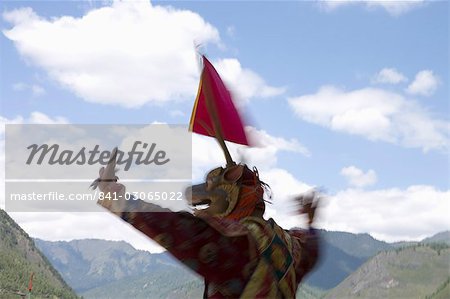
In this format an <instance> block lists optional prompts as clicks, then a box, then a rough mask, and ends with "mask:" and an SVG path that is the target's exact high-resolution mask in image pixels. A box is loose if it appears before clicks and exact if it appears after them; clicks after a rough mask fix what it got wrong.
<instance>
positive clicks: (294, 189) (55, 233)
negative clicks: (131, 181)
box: [0, 112, 310, 252]
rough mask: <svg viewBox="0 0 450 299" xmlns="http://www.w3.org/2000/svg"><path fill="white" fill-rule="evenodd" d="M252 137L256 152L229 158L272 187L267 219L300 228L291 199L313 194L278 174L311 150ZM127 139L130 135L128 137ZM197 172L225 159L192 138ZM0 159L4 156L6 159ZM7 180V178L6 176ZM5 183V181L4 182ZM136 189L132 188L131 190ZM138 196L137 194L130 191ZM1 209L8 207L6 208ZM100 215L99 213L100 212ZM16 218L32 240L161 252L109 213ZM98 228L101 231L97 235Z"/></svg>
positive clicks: (240, 151)
mask: <svg viewBox="0 0 450 299" xmlns="http://www.w3.org/2000/svg"><path fill="white" fill-rule="evenodd" d="M3 119H4V120H5V121H6V122H12V121H14V122H15V123H24V122H31V120H33V121H35V122H49V120H53V121H54V122H58V121H61V119H60V118H50V117H48V116H46V115H45V114H42V113H38V112H36V113H33V114H32V115H31V116H30V117H28V118H23V117H17V118H16V119H14V120H7V119H5V118H3ZM246 130H247V133H248V134H249V135H251V136H252V139H253V140H254V142H255V143H256V147H254V148H248V147H244V146H239V145H235V144H229V149H230V152H231V154H232V156H233V158H234V159H235V161H236V162H240V161H242V160H244V161H245V162H246V163H248V165H249V167H252V166H257V167H258V169H259V171H260V177H261V179H263V180H264V181H265V182H267V183H268V184H270V186H271V188H272V191H273V193H274V196H275V197H274V198H275V199H276V200H274V204H273V205H268V206H267V213H268V215H269V216H270V217H274V218H275V219H276V220H277V221H279V222H280V224H282V225H284V226H285V227H292V226H299V225H301V224H302V223H303V222H304V221H303V220H304V219H303V218H302V217H298V216H292V215H291V212H290V208H292V207H293V206H292V203H291V202H290V199H291V197H292V196H293V195H296V194H299V193H301V192H303V191H305V190H307V189H309V188H310V186H308V185H307V184H305V183H303V182H301V181H299V180H297V179H296V178H295V177H294V176H293V175H292V174H290V173H289V172H287V171H285V170H283V169H279V168H277V165H276V164H277V155H278V153H279V152H281V151H290V152H296V153H299V154H302V155H306V154H309V152H308V150H307V149H306V148H305V147H304V146H303V145H301V143H300V142H299V141H298V140H296V139H290V140H287V139H284V138H281V137H275V136H271V135H269V134H268V133H267V132H265V131H263V130H257V129H255V128H253V127H247V128H246ZM125 135H126V134H125ZM192 152H193V157H192V159H193V167H194V169H193V171H194V180H195V181H200V180H202V179H203V178H204V176H205V174H206V173H207V172H208V171H209V170H211V169H212V168H215V167H218V166H223V165H224V164H225V159H224V158H223V153H222V151H221V149H220V147H219V145H218V144H217V142H216V141H215V140H214V139H213V138H209V137H204V136H200V135H198V134H193V151H192ZM1 157H3V159H4V156H3V155H1ZM0 162H1V161H0ZM2 169H3V168H2ZM3 178H4V174H3ZM3 181H4V180H3ZM130 188H131V187H130ZM130 191H133V190H130ZM1 206H2V207H3V206H4V205H1ZM100 210H101V209H100V208H99V211H100ZM11 214H12V217H14V219H15V220H16V221H17V222H18V223H19V225H21V226H22V227H23V228H24V229H25V230H26V231H27V232H28V233H29V234H30V235H31V236H32V237H37V238H42V239H45V240H72V239H80V238H101V239H108V240H125V241H127V242H129V243H131V244H132V245H133V246H134V247H136V248H138V249H144V250H150V251H152V252H158V251H161V250H162V249H161V247H159V246H158V245H157V244H156V243H154V242H153V241H151V240H150V239H148V238H147V237H145V236H143V235H142V234H141V233H139V232H137V231H136V230H135V229H134V228H131V227H130V226H129V225H127V224H125V223H124V222H123V221H121V220H120V219H118V218H117V217H115V216H114V215H111V214H109V213H95V212H90V213H63V212H61V213H60V212H52V213H51V214H49V213H32V212H29V213H11ZM93 227H101V228H102V229H99V230H92V228H93Z"/></svg>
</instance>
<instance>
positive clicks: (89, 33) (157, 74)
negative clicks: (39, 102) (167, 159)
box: [3, 1, 278, 107]
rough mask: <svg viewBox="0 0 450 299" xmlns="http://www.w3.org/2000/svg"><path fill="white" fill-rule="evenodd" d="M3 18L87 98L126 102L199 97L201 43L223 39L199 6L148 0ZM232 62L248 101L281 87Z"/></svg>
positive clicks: (23, 44)
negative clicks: (61, 13) (65, 12)
mask: <svg viewBox="0 0 450 299" xmlns="http://www.w3.org/2000/svg"><path fill="white" fill-rule="evenodd" d="M3 18H4V20H6V21H7V22H9V23H11V24H12V28H10V29H7V30H4V31H3V34H4V35H5V36H6V37H7V38H8V39H10V40H11V41H13V42H14V45H15V46H16V48H17V50H18V51H19V53H20V54H21V55H22V56H23V57H24V58H25V59H26V60H27V61H28V62H30V63H31V64H34V65H37V66H39V67H40V68H42V69H44V70H45V71H46V72H47V73H48V74H49V76H50V77H51V78H52V79H53V80H55V81H57V82H58V83H59V84H61V85H62V86H64V87H65V88H67V89H69V90H70V91H72V92H74V93H75V94H77V95H78V96H79V97H81V98H83V99H85V100H86V101H89V102H94V103H102V104H116V105H122V106H124V107H139V106H142V105H143V104H145V103H149V102H151V103H165V102H168V101H174V100H183V99H193V98H194V97H195V93H196V91H197V86H198V81H199V77H200V76H199V67H198V64H197V61H198V60H197V57H196V55H197V54H196V52H195V47H194V44H200V45H203V46H207V45H210V44H213V45H217V46H219V47H220V46H221V40H220V36H219V32H218V30H217V29H216V28H215V27H214V26H212V25H211V24H209V23H207V22H206V21H205V20H204V19H203V18H202V17H201V16H200V15H198V14H197V13H194V12H191V11H188V10H179V9H175V8H172V7H163V6H153V5H152V4H151V3H150V2H146V1H114V2H113V3H112V4H111V6H107V7H101V8H96V9H92V10H90V11H88V12H87V13H86V14H85V15H83V16H82V17H71V16H62V17H55V18H52V19H46V18H44V17H41V16H38V15H37V14H36V13H35V12H34V11H33V10H32V9H31V8H22V9H18V10H13V11H7V12H5V13H4V14H3ZM225 61H228V60H225ZM230 61H231V62H233V63H234V65H233V66H234V68H232V69H231V70H229V69H226V70H225V71H224V72H225V73H226V74H230V75H231V77H229V78H228V80H229V81H230V82H232V83H236V82H238V83H239V85H236V86H237V87H236V90H237V91H238V92H239V93H240V94H241V95H242V96H244V97H246V98H245V99H244V100H248V98H247V97H260V96H263V97H264V96H270V95H272V94H274V93H275V94H276V93H277V92H278V89H276V88H273V87H270V86H267V85H265V83H264V81H263V80H262V79H261V78H260V77H259V76H258V75H257V74H256V73H254V72H252V71H250V70H248V69H244V68H241V66H240V64H239V62H237V60H235V59H231V60H230ZM223 64H227V63H226V62H224V63H223ZM228 64H229V63H228ZM231 71H234V73H230V72H231ZM233 76H237V78H235V77H233ZM244 84H250V85H251V86H247V87H246V88H245V89H243V88H241V87H239V86H240V85H244ZM252 84H254V85H252Z"/></svg>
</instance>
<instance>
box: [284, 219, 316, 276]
mask: <svg viewBox="0 0 450 299" xmlns="http://www.w3.org/2000/svg"><path fill="white" fill-rule="evenodd" d="M289 234H290V235H291V236H292V237H293V240H294V242H293V246H294V248H293V250H294V255H296V258H295V260H296V263H295V272H296V274H297V282H300V281H301V280H302V279H303V277H304V276H305V275H306V274H307V273H308V272H310V271H311V270H312V269H313V268H314V266H315V265H316V264H317V262H318V260H319V257H320V250H319V247H320V246H319V245H320V239H319V233H318V232H317V230H315V229H313V228H310V229H309V230H290V231H289Z"/></svg>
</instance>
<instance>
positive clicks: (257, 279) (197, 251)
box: [96, 58, 318, 298]
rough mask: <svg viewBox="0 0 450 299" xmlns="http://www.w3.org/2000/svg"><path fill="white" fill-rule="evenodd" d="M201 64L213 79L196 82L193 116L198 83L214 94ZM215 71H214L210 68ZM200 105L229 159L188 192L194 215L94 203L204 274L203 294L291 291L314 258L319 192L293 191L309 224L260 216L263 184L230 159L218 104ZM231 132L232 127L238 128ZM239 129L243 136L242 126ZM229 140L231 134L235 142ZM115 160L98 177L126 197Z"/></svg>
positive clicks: (131, 203)
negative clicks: (289, 225)
mask: <svg viewBox="0 0 450 299" xmlns="http://www.w3.org/2000/svg"><path fill="white" fill-rule="evenodd" d="M204 65H205V68H204V72H203V74H202V76H203V77H202V79H203V80H202V82H203V83H205V81H208V80H209V82H210V84H211V81H213V83H215V84H216V85H214V84H211V85H209V87H206V88H203V89H202V88H200V89H199V90H200V96H198V97H197V102H196V104H195V108H194V113H193V118H194V117H195V114H196V112H197V113H198V112H199V111H198V109H202V103H201V102H199V100H201V99H202V98H201V92H202V90H204V89H208V88H209V89H210V90H206V91H205V93H206V97H205V99H206V98H208V97H209V98H210V99H214V98H216V97H217V94H215V91H214V90H215V89H217V81H214V80H211V77H209V79H208V77H205V76H206V75H205V69H206V68H207V67H212V65H210V64H209V62H208V61H207V60H206V58H204ZM207 71H208V70H207ZM209 71H211V69H209ZM209 75H211V74H209ZM213 75H214V76H217V77H218V75H217V73H215V72H214V73H213ZM205 79H206V80H205ZM213 79H214V78H213ZM219 83H221V82H219ZM222 104H223V103H222ZM208 107H209V109H208ZM204 108H205V111H208V115H209V116H210V119H209V120H206V121H203V122H201V123H202V126H203V128H206V129H205V131H208V132H209V133H211V132H213V133H214V134H215V137H216V138H217V139H218V141H219V143H220V144H221V146H222V149H223V150H224V153H225V157H226V159H227V166H226V167H219V168H216V169H214V170H212V171H210V172H209V173H208V174H207V176H206V180H205V182H204V183H202V184H199V185H194V186H192V187H190V188H188V190H187V191H186V198H187V200H188V201H189V203H190V204H191V205H192V206H194V207H195V206H197V205H203V206H205V205H206V206H207V208H205V209H201V210H195V212H194V213H193V214H191V213H188V212H172V211H170V210H168V209H163V208H161V207H159V206H157V205H155V204H152V203H148V202H144V201H141V200H128V201H127V200H118V201H116V200H105V199H103V200H99V204H101V205H102V206H103V207H105V208H106V209H108V210H110V211H111V212H113V213H114V214H116V215H118V216H119V217H121V218H122V219H123V220H124V221H126V222H128V223H130V224H131V225H132V226H134V227H135V228H136V229H138V230H140V231H141V232H143V233H144V234H145V235H147V236H148V237H150V238H151V239H153V240H155V241H156V242H157V243H158V244H160V245H161V246H162V247H164V248H165V249H167V251H168V252H170V253H171V254H172V255H173V256H174V257H175V258H177V259H178V260H179V261H181V262H182V263H183V264H184V265H186V266H187V267H189V268H190V269H192V270H193V271H195V272H197V273H198V274H199V275H201V276H202V277H204V279H205V291H204V297H205V298H295V294H296V291H297V287H298V284H299V283H300V281H301V280H302V279H303V277H304V276H305V274H306V273H308V272H309V271H311V269H312V268H313V266H314V265H315V263H316V261H317V258H318V236H317V234H316V232H315V230H314V229H312V228H311V225H312V223H313V220H314V215H315V209H316V204H317V197H318V196H317V195H316V193H315V192H311V193H309V194H307V195H304V196H302V197H300V198H298V199H299V201H300V202H301V205H300V213H306V214H307V216H308V217H307V218H308V224H309V228H308V229H307V230H296V229H294V230H287V231H286V230H283V229H282V228H281V227H280V226H278V225H277V224H276V223H275V221H274V220H273V219H269V220H265V219H264V218H263V214H264V210H265V201H264V191H265V187H266V184H265V183H263V182H262V181H261V180H260V178H259V175H258V172H257V170H256V169H255V168H254V169H253V170H251V169H249V168H248V167H247V165H244V164H235V163H234V162H233V161H232V159H231V156H230V154H229V153H228V150H226V147H225V143H224V142H223V138H224V137H223V135H227V133H226V131H225V130H223V128H222V127H221V126H220V123H219V122H218V121H217V120H218V119H220V117H219V115H217V111H218V110H217V109H218V108H220V104H219V105H217V104H216V106H215V107H214V110H215V111H211V109H210V108H211V105H209V104H208V103H205V106H204ZM232 108H234V106H233V107H232ZM195 109H197V111H195ZM200 112H201V111H200ZM231 118H233V116H232V117H231ZM191 121H192V119H191ZM208 127H209V129H207V128H208ZM238 127H241V126H238ZM191 129H192V126H191ZM194 131H195V128H194ZM232 131H233V132H234V133H236V130H235V129H234V130H232ZM238 133H239V132H238ZM241 133H242V134H243V135H242V134H241V136H245V134H244V133H243V131H242V132H241ZM209 135H212V134H209ZM234 136H235V137H236V135H234ZM225 137H226V138H227V140H230V139H233V138H228V137H227V136H225ZM239 138H240V137H239V136H237V139H239ZM234 139H235V140H232V141H236V138H234ZM241 143H243V142H241ZM113 164H114V163H111V165H108V167H107V168H106V169H101V170H100V177H99V179H98V180H97V181H96V184H98V186H99V188H100V190H101V191H103V192H104V193H105V194H107V193H109V192H112V193H115V197H116V198H125V186H123V185H122V184H119V183H117V182H116V177H115V174H114V165H113ZM106 197H107V196H106Z"/></svg>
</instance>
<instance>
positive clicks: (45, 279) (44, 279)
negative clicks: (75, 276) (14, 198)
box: [0, 209, 77, 298]
mask: <svg viewBox="0 0 450 299" xmlns="http://www.w3.org/2000/svg"><path fill="white" fill-rule="evenodd" d="M31 273H34V279H33V291H32V293H33V297H34V298H42V297H57V298H77V296H76V294H75V293H74V292H73V291H72V289H71V288H70V287H69V286H68V285H67V284H66V283H65V282H64V280H63V279H62V277H61V276H60V275H59V274H58V272H56V270H55V269H54V268H53V266H52V265H51V264H50V263H49V262H48V260H47V259H46V258H45V256H44V255H42V253H41V252H40V251H39V250H38V249H37V248H36V246H35V244H34V241H33V240H32V239H31V238H30V237H29V236H28V234H27V233H25V231H23V230H22V229H21V228H20V227H19V225H17V223H15V222H14V220H13V219H11V217H9V215H8V214H7V213H6V212H5V211H3V210H1V209H0V298H11V297H13V296H14V297H15V296H17V295H13V294H14V293H16V294H17V293H27V292H28V291H27V290H28V281H29V277H30V275H31Z"/></svg>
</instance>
